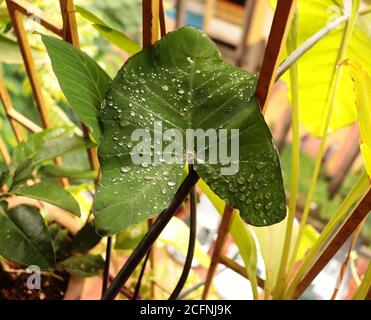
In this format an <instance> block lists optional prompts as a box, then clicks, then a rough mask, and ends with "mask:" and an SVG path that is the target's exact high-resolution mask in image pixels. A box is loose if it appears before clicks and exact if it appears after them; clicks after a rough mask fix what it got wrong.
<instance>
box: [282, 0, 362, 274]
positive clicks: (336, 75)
mask: <svg viewBox="0 0 371 320" xmlns="http://www.w3.org/2000/svg"><path fill="white" fill-rule="evenodd" d="M358 8H359V1H358V0H356V1H353V8H352V14H351V17H350V19H349V20H348V21H347V23H346V26H345V29H344V33H343V38H342V42H341V46H340V49H339V52H338V56H337V59H336V62H335V65H334V69H333V73H332V77H331V81H330V86H329V94H328V98H327V101H326V105H325V112H324V119H325V121H324V123H323V127H322V132H321V133H322V135H321V142H320V146H319V150H318V154H317V157H316V160H315V164H314V169H313V174H312V178H311V181H310V185H309V190H308V195H307V198H306V201H305V206H304V211H303V215H302V219H301V223H300V227H299V233H298V237H297V239H296V242H295V246H294V250H293V253H292V255H291V260H290V263H289V269H288V270H289V274H290V273H291V270H292V268H293V266H294V263H295V260H296V257H297V253H298V251H299V247H300V242H301V240H302V238H303V233H304V227H305V225H306V222H307V218H308V215H309V211H310V204H311V202H312V199H313V195H314V191H315V189H316V185H317V181H318V176H319V171H320V168H321V163H322V158H323V155H324V152H325V146H326V140H327V133H328V128H329V125H330V120H331V114H332V109H333V106H334V104H335V98H336V93H337V89H338V87H339V83H340V77H341V70H342V68H341V67H339V64H340V63H341V62H342V61H343V60H344V58H345V55H346V50H347V46H348V42H349V38H350V36H351V35H352V32H353V28H354V24H355V21H356V19H355V18H356V16H357V12H358Z"/></svg>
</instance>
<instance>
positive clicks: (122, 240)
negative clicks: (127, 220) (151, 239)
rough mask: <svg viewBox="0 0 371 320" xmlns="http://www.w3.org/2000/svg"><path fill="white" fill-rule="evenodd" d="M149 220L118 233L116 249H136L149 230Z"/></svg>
mask: <svg viewBox="0 0 371 320" xmlns="http://www.w3.org/2000/svg"><path fill="white" fill-rule="evenodd" d="M147 230H148V227H147V221H141V222H139V223H136V224H134V225H132V226H130V227H128V228H126V229H125V230H123V231H120V232H119V233H117V234H116V241H115V249H117V250H129V249H135V247H136V246H137V245H138V244H139V242H140V241H141V240H142V238H143V237H144V235H145V233H146V232H147Z"/></svg>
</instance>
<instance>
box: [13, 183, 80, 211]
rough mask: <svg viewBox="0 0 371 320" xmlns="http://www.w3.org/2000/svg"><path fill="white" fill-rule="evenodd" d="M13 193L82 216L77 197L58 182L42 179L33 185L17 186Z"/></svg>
mask: <svg viewBox="0 0 371 320" xmlns="http://www.w3.org/2000/svg"><path fill="white" fill-rule="evenodd" d="M12 193H14V194H17V195H19V196H25V197H29V198H33V199H37V200H42V201H45V202H48V203H51V204H53V205H55V206H57V207H59V208H62V209H64V210H67V211H68V212H70V213H72V214H74V215H76V216H78V217H80V207H79V204H78V203H77V201H76V200H75V198H74V197H73V196H72V195H71V194H70V193H69V192H68V191H66V190H65V189H63V188H62V187H61V186H60V185H58V184H57V183H51V182H47V181H42V182H40V183H38V184H34V185H31V186H24V187H19V188H16V189H15V190H12Z"/></svg>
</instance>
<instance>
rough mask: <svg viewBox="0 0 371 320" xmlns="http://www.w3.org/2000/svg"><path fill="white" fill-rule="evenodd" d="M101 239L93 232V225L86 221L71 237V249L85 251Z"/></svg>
mask: <svg viewBox="0 0 371 320" xmlns="http://www.w3.org/2000/svg"><path fill="white" fill-rule="evenodd" d="M101 239H102V237H100V236H99V235H97V233H96V232H95V228H94V226H93V225H92V224H91V223H89V222H88V223H86V224H85V225H84V226H83V227H82V228H81V229H80V230H79V232H77V233H76V235H75V237H74V239H73V245H72V251H74V252H79V253H86V252H88V251H89V250H91V249H93V248H94V247H95V246H96V245H97V244H98V243H99V242H100V241H101Z"/></svg>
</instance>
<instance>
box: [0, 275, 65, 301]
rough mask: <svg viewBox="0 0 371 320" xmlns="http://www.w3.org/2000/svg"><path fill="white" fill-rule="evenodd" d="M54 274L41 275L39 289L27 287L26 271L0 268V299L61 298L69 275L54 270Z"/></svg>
mask: <svg viewBox="0 0 371 320" xmlns="http://www.w3.org/2000/svg"><path fill="white" fill-rule="evenodd" d="M56 274H57V275H58V276H60V277H61V278H63V280H62V279H58V278H56V277H54V276H49V275H42V276H41V289H40V290H36V289H33V290H30V289H28V288H27V279H28V277H29V276H30V275H29V274H27V273H20V274H18V273H14V272H5V271H2V270H0V300H61V299H63V297H64V294H65V292H66V289H67V284H68V279H69V275H68V274H67V273H62V272H56Z"/></svg>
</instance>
